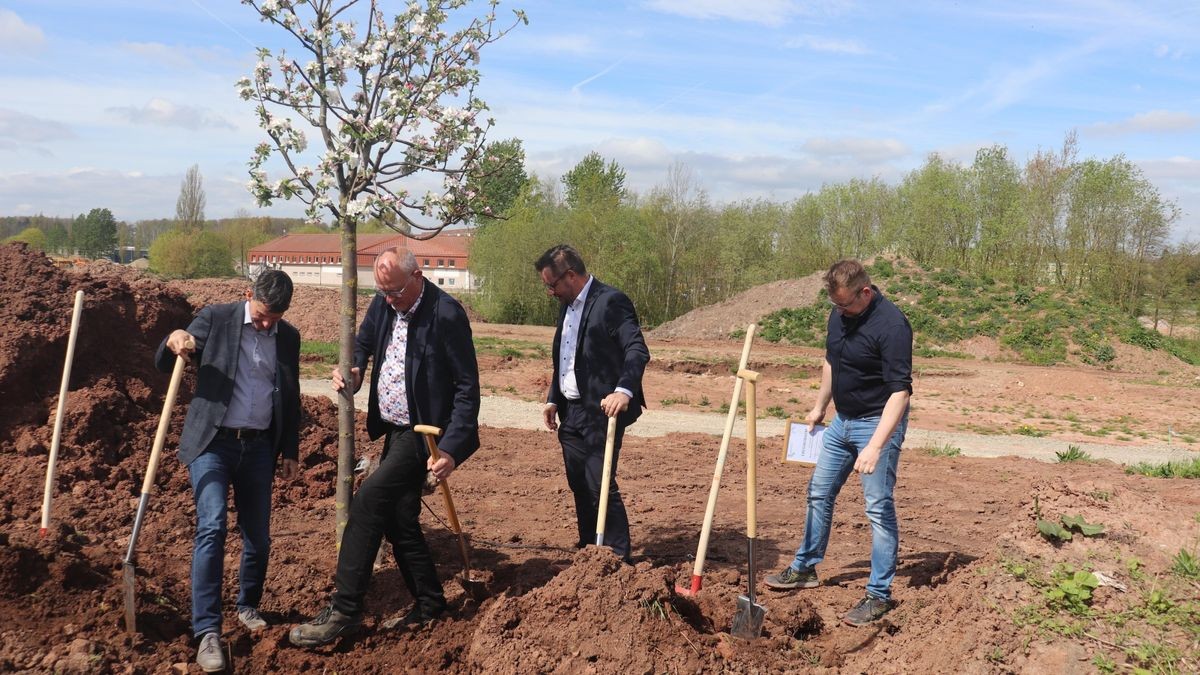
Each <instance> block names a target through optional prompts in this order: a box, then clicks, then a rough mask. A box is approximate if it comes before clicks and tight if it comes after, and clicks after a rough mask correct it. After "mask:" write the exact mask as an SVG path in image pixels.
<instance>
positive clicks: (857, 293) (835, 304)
mask: <svg viewBox="0 0 1200 675" xmlns="http://www.w3.org/2000/svg"><path fill="white" fill-rule="evenodd" d="M865 290H867V287H866V286H863V287H862V288H860V289H858V290H857V291H855V292H854V295H853V296H852V297H851V298H850V302H847V303H846V304H844V305H843V304H842V303H840V302H834V300H833V296H830V297H829V304H831V305H833V306H834V307H837V308H838V309H849V308H850V305H853V304H854V303H855V302H856V301H857V300H858V296H859V295H862V292H863V291H865Z"/></svg>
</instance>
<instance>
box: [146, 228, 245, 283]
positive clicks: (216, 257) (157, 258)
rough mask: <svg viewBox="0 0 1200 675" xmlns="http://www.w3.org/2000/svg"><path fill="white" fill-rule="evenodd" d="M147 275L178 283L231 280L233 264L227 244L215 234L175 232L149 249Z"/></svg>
mask: <svg viewBox="0 0 1200 675" xmlns="http://www.w3.org/2000/svg"><path fill="white" fill-rule="evenodd" d="M150 271H152V272H154V273H156V274H161V275H162V276H165V277H171V278H178V279H200V278H207V277H230V276H233V260H232V258H231V256H230V255H229V246H228V244H227V243H226V242H225V241H222V240H221V238H220V237H219V236H217V235H216V234H214V233H212V232H205V231H197V230H183V229H177V230H171V231H169V232H164V233H163V234H161V235H159V237H158V239H155V240H154V243H153V244H151V245H150Z"/></svg>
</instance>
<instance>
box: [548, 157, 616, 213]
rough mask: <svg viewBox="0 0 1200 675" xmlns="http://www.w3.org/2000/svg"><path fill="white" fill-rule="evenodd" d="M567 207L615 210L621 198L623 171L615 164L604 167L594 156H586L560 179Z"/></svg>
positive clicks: (610, 163) (599, 158) (611, 162)
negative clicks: (588, 206) (584, 206)
mask: <svg viewBox="0 0 1200 675" xmlns="http://www.w3.org/2000/svg"><path fill="white" fill-rule="evenodd" d="M562 184H563V186H564V187H565V188H566V195H565V197H566V200H567V206H570V207H571V208H579V207H581V206H583V205H603V206H616V205H617V204H618V203H620V201H621V200H622V199H624V198H625V169H622V168H621V166H620V165H619V164H617V162H616V160H613V161H610V162H609V163H608V164H605V163H604V158H603V157H601V156H600V154H599V153H597V152H589V153H588V154H587V155H585V156H584V158H583V159H581V160H579V163H578V164H576V165H575V166H574V167H573V168H572V169H571V170H570V171H568V172H567V173H566V174H564V175H563V177H562Z"/></svg>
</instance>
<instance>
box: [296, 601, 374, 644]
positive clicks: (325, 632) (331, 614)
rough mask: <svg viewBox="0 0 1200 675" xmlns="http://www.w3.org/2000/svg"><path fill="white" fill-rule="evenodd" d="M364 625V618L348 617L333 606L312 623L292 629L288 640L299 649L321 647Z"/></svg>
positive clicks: (322, 611)
mask: <svg viewBox="0 0 1200 675" xmlns="http://www.w3.org/2000/svg"><path fill="white" fill-rule="evenodd" d="M361 623H362V616H348V615H346V614H342V613H341V612H339V611H337V610H336V609H334V608H333V607H332V606H330V607H326V608H325V609H323V610H321V613H320V614H318V615H316V616H315V617H314V618H313V620H312V621H309V622H308V623H302V624H300V625H299V626H295V627H294V628H292V630H291V632H290V633H288V640H290V641H291V643H292V644H294V645H296V646H297V647H320V646H321V645H327V644H329V643H330V642H333V641H334V640H336V639H338V638H339V637H341V636H342V635H344V634H346V633H349V632H350V631H352V630H354V629H355V628H357V627H358V626H359V624H361Z"/></svg>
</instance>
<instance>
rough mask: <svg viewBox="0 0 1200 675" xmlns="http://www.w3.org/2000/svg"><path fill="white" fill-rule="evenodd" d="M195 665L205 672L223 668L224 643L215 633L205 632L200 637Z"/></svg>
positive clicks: (216, 671) (214, 671)
mask: <svg viewBox="0 0 1200 675" xmlns="http://www.w3.org/2000/svg"><path fill="white" fill-rule="evenodd" d="M196 665H198V666H200V670H203V671H204V672H206V673H219V672H221V671H222V670H225V645H223V644H221V636H220V635H218V634H217V633H205V634H204V636H203V637H201V638H200V649H197V650H196Z"/></svg>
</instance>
